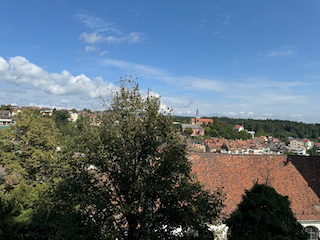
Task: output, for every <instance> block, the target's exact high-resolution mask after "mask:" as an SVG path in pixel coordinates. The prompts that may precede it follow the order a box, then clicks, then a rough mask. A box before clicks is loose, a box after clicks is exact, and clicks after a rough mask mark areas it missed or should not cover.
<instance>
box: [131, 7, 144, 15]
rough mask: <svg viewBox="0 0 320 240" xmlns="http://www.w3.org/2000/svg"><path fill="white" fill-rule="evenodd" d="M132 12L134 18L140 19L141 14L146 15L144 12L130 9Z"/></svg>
mask: <svg viewBox="0 0 320 240" xmlns="http://www.w3.org/2000/svg"><path fill="white" fill-rule="evenodd" d="M130 11H131V12H133V16H135V17H139V16H140V15H141V14H144V12H143V11H137V10H135V9H130Z"/></svg>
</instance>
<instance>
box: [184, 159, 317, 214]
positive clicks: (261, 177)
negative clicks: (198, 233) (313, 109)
mask: <svg viewBox="0 0 320 240" xmlns="http://www.w3.org/2000/svg"><path fill="white" fill-rule="evenodd" d="M297 157H299V156H293V157H292V156H290V157H289V158H288V157H287V156H267V155H264V156H253V155H230V154H215V153H197V154H193V155H192V156H191V158H190V159H191V161H192V162H193V167H192V169H193V172H195V173H197V175H198V179H199V180H200V182H202V183H204V184H205V185H206V188H207V189H211V190H214V189H216V188H217V187H220V186H223V187H224V192H225V193H226V200H225V205H226V207H225V208H224V214H225V216H228V215H229V214H230V213H231V212H233V211H234V210H235V209H236V207H237V205H238V204H239V203H240V201H241V199H242V195H243V194H244V190H245V189H250V188H251V187H252V186H253V183H254V181H258V182H259V183H267V184H268V185H270V186H272V187H274V188H275V189H276V191H277V192H278V193H279V194H281V195H286V196H289V200H290V201H291V203H292V204H291V208H292V211H293V212H294V213H295V216H296V217H297V219H298V220H318V219H320V211H319V210H317V208H319V207H318V206H320V201H319V196H320V184H319V183H320V158H319V157H318V158H314V159H313V160H311V161H309V160H310V158H309V159H307V158H297ZM317 194H318V195H317Z"/></svg>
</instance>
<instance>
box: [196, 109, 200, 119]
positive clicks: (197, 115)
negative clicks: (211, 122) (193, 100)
mask: <svg viewBox="0 0 320 240" xmlns="http://www.w3.org/2000/svg"><path fill="white" fill-rule="evenodd" d="M196 118H200V117H199V110H198V108H197V113H196Z"/></svg>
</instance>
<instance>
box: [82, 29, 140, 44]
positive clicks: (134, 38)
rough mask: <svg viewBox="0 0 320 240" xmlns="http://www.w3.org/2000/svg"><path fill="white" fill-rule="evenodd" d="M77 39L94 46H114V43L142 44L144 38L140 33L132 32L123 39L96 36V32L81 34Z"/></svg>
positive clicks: (111, 36)
mask: <svg viewBox="0 0 320 240" xmlns="http://www.w3.org/2000/svg"><path fill="white" fill-rule="evenodd" d="M79 39H83V40H84V41H85V42H87V43H91V44H95V43H98V42H107V43H108V44H114V43H117V44H119V43H122V42H128V43H139V42H143V41H144V40H145V39H146V37H145V35H144V34H143V33H141V32H132V33H130V34H129V35H128V36H124V37H117V36H113V35H110V36H107V37H103V36H101V35H98V34H97V33H96V32H94V33H86V32H84V33H82V34H81V35H80V37H79Z"/></svg>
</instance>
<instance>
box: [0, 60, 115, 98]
mask: <svg viewBox="0 0 320 240" xmlns="http://www.w3.org/2000/svg"><path fill="white" fill-rule="evenodd" d="M0 69H1V71H0V81H4V82H8V83H12V84H16V85H20V84H31V85H33V86H34V87H36V88H38V89H41V90H43V91H44V92H46V93H51V94H56V95H73V94H75V95H82V96H87V97H89V98H97V97H99V96H100V95H101V93H100V92H104V93H105V92H108V89H110V88H114V86H113V85H112V84H111V83H107V82H104V81H103V80H102V78H99V77H97V78H95V79H94V80H92V79H89V78H88V77H87V76H85V75H84V74H79V75H77V76H72V75H71V73H69V72H68V71H66V70H63V71H62V72H61V73H50V72H47V71H45V70H43V69H42V68H41V67H39V66H37V65H35V64H33V63H30V62H29V61H28V60H27V59H26V58H24V57H21V56H17V57H12V58H10V60H9V61H8V62H7V61H6V60H5V59H4V58H2V57H0ZM97 86H99V87H100V89H98V88H97Z"/></svg>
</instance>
